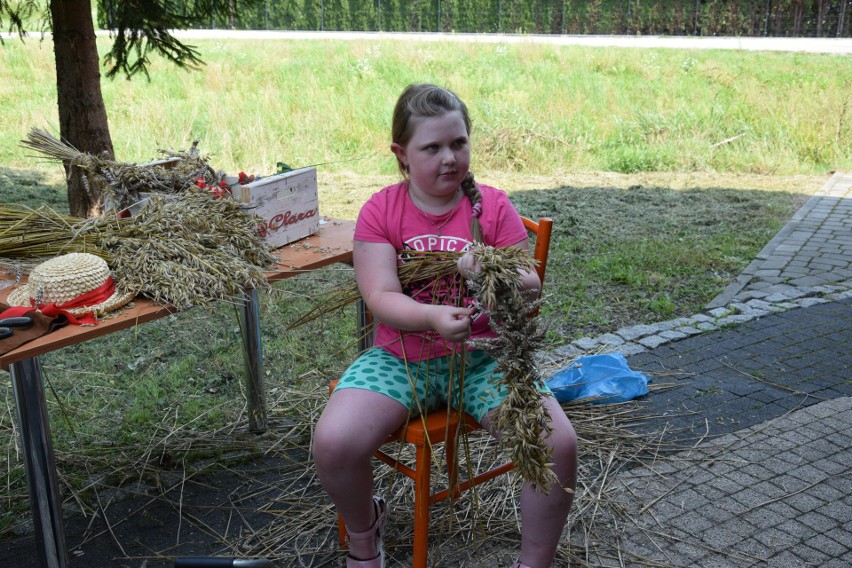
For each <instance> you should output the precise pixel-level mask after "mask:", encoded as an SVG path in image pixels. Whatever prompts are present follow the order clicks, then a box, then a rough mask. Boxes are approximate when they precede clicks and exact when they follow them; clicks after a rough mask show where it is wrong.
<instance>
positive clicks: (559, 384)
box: [547, 353, 649, 404]
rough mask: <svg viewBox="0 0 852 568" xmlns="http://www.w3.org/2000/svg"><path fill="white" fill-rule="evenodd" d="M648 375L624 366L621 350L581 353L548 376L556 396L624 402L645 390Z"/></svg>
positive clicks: (559, 399)
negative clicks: (551, 375)
mask: <svg viewBox="0 0 852 568" xmlns="http://www.w3.org/2000/svg"><path fill="white" fill-rule="evenodd" d="M648 380H649V379H648V377H646V376H645V375H643V374H642V373H640V372H638V371H633V370H631V369H630V367H628V366H627V360H626V359H625V358H624V355H622V354H621V353H610V354H604V355H584V356H582V357H578V358H577V360H576V361H574V362H573V363H572V364H571V365H570V366H568V367H565V368H564V369H562V370H561V371H558V372H557V373H556V374H555V375H553V377H551V378H549V379H548V380H547V386H548V387H550V390H552V391H553V394H554V395H555V396H556V400H558V401H559V402H568V401H569V400H579V399H583V398H591V399H592V400H590V401H589V402H595V403H599V404H607V403H616V402H625V401H628V400H633V399H634V398H636V397H639V396H642V395H645V394H647V393H648Z"/></svg>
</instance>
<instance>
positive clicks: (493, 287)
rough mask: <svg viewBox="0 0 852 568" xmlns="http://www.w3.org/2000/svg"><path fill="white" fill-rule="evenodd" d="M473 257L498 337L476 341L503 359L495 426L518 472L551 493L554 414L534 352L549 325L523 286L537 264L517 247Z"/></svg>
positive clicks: (478, 293)
mask: <svg viewBox="0 0 852 568" xmlns="http://www.w3.org/2000/svg"><path fill="white" fill-rule="evenodd" d="M473 255H474V257H475V258H476V260H477V262H479V265H480V267H481V269H480V271H479V272H478V273H476V274H475V275H474V276H473V278H471V279H470V280H468V285H469V286H470V289H471V290H472V291H473V293H474V296H475V297H476V299H477V301H478V302H479V304H480V309H481V310H483V311H485V312H486V313H488V315H489V321H490V325H491V328H492V329H493V330H494V331H495V332H496V334H497V336H496V337H493V338H479V339H472V340H470V341H469V342H468V343H469V344H470V346H471V347H473V348H475V349H481V350H482V351H484V352H486V353H488V354H489V355H491V356H492V357H493V358H494V359H495V360H496V361H497V363H498V365H497V372H498V373H500V374H501V378H500V380H499V382H500V384H502V385H503V386H504V387H505V388H506V398H504V399H503V402H502V403H501V404H500V406H499V407H498V409H497V412H496V416H495V425H496V426H497V429H498V430H499V431H500V432H501V434H502V437H501V438H500V444H501V446H502V447H503V448H504V449H505V450H506V451H507V452H508V453H509V455H510V456H511V459H512V462H514V464H515V468H516V470H517V472H518V474H519V475H520V476H521V477H522V478H523V479H524V480H525V481H528V482H530V483H531V484H532V485H533V487H536V488H538V489H539V490H541V491H544V492H547V490H548V488H549V487H550V486H551V485H552V484H554V483H556V482H558V480H557V478H556V475H555V474H554V473H553V471H552V470H551V469H550V466H549V464H550V451H549V449H548V448H547V445H546V444H545V442H544V440H545V438H546V436H547V434H548V433H549V432H550V427H549V426H548V422H549V419H550V417H549V415H548V413H547V409H546V408H545V407H544V406H543V405H542V404H541V386H542V377H541V375H540V373H539V371H538V368H537V365H536V362H535V354H536V352H537V351H538V350H539V349H540V348H541V347H542V345H543V342H544V331H545V330H544V327H543V326H542V325H541V324H540V320H539V319H538V318H537V317H530V310H531V309H535V307H536V306H535V305H533V306H531V305H530V302H529V298H528V296H527V295H525V293H524V289H523V288H522V286H521V284H522V276H521V273H522V272H528V271H530V270H532V269H533V268H534V266H535V260H534V259H533V258H531V257H530V255H529V253H528V252H527V251H525V250H522V249H519V248H517V247H507V248H495V247H490V246H478V247H475V248H474V249H473Z"/></svg>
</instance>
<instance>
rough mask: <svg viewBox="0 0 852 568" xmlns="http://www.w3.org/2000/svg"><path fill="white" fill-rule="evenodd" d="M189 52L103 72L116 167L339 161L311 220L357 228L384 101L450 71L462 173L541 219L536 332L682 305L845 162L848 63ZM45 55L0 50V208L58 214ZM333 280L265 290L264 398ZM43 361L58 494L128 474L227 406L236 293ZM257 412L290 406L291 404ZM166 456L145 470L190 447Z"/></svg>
mask: <svg viewBox="0 0 852 568" xmlns="http://www.w3.org/2000/svg"><path fill="white" fill-rule="evenodd" d="M199 47H200V49H201V51H202V54H203V56H204V57H205V58H206V59H207V60H208V66H207V68H206V69H205V71H204V72H203V73H195V74H184V73H181V72H178V71H174V70H172V69H171V68H169V67H167V66H166V65H164V64H162V63H160V62H155V64H154V67H153V68H152V81H151V83H146V82H144V81H140V80H134V81H132V82H127V81H116V82H105V83H104V92H105V98H106V100H107V105H108V109H109V113H110V120H111V128H112V133H113V140H114V142H115V145H116V153H117V155H118V156H119V159H121V160H124V161H145V160H148V159H151V158H152V157H155V155H156V150H157V149H158V148H169V149H178V148H184V147H186V146H188V144H189V143H190V141H191V140H192V139H194V138H196V137H198V138H200V139H201V140H202V142H201V147H202V149H203V150H204V151H206V152H208V153H209V154H210V155H211V163H212V164H213V165H214V166H216V167H218V168H221V169H224V170H227V171H231V172H234V171H239V170H244V171H248V172H253V173H259V174H264V173H269V172H271V171H274V170H275V164H276V162H278V161H285V162H287V163H289V164H291V165H305V164H313V163H319V162H333V163H331V164H327V165H323V166H321V167H320V168H319V169H320V209H321V211H322V212H323V213H324V214H328V215H333V216H337V217H344V218H350V219H352V218H354V216H355V215H356V213H357V210H358V208H359V206H360V204H361V203H362V202H363V201H364V200H365V199H366V198H367V197H368V196H369V195H370V193H372V192H373V191H375V190H377V189H378V188H380V187H382V186H383V185H384V184H387V183H390V182H392V181H394V180H395V179H396V178H395V175H394V168H395V165H394V163H393V160H392V159H391V156H390V153H389V152H388V150H387V147H388V129H389V127H388V122H389V116H390V108H391V106H392V104H393V101H394V99H395V97H396V95H397V94H398V92H399V90H400V89H401V88H402V86H403V85H405V84H407V83H409V82H412V81H422V80H430V81H436V82H439V83H442V84H447V85H449V86H451V87H453V88H454V89H455V90H457V91H458V92H459V93H460V94H461V95H462V96H463V97H464V98H465V99H466V100H467V101H468V102H469V104H470V107H471V113H472V115H473V120H474V127H475V138H474V150H475V157H474V165H475V171H476V172H477V177H478V178H479V179H481V180H482V181H484V182H487V183H490V184H492V185H495V186H497V187H501V188H505V189H507V190H509V191H510V194H511V197H512V199H513V201H514V202H515V203H516V205H517V207H518V209H519V210H520V211H521V213H522V214H525V215H528V216H531V217H538V216H541V215H549V216H551V217H553V218H554V219H555V222H556V234H555V238H554V241H553V243H552V248H551V257H550V258H551V260H550V264H549V273H548V282H547V284H546V290H547V293H548V299H547V303H546V305H545V306H544V308H543V311H542V314H543V316H544V317H546V318H548V320H549V321H550V322H551V332H550V340H551V343H552V344H554V345H557V344H560V343H564V342H566V341H570V340H571V339H574V338H577V337H580V336H583V335H595V334H598V333H603V332H607V331H613V330H615V329H617V328H619V327H621V326H623V325H629V324H635V323H650V322H652V321H660V320H664V319H669V318H672V317H676V316H679V315H689V314H692V313H695V312H696V311H699V310H700V309H701V307H702V306H703V305H705V304H706V303H707V302H708V301H709V300H711V299H712V298H713V297H715V295H716V294H718V292H719V291H721V289H723V288H724V286H725V285H727V283H729V282H730V281H731V280H732V279H733V278H734V277H735V276H736V275H737V274H738V273H739V271H740V270H742V268H743V267H744V266H745V265H746V264H747V263H748V262H749V261H750V260H751V259H752V258H753V257H754V255H755V254H756V253H757V252H758V251H759V250H760V248H761V247H762V246H763V245H764V244H765V243H766V242H767V241H768V240H769V239H770V238H771V237H772V235H774V234H775V232H776V231H777V230H778V229H779V228H780V227H781V226H782V225H783V223H784V222H785V221H786V219H788V218H789V216H790V215H791V214H792V213H793V212H794V211H795V210H796V209H797V208H798V206H799V205H800V204H801V203H802V202H803V200H804V199H805V198H806V197H807V196H808V195H809V194H811V193H813V192H814V191H815V190H816V189H817V188H818V187H819V186H820V185H821V184H822V183H824V181H825V179H826V174H827V172H828V171H830V170H836V169H845V168H849V167H852V158H850V156H852V150H850V144H852V142H850V140H852V136H850V134H852V132H850V127H849V118H850V117H849V113H850V112H852V110H850V109H849V106H850V105H849V102H850V99H849V97H850V95H849V91H850V90H849V89H848V87H849V79H848V77H850V76H852V73H850V71H852V69H850V67H852V63H850V61H849V59H848V58H842V57H834V56H822V55H795V54H759V53H739V52H736V53H732V52H718V51H717V52H690V51H674V50H671V51H667V50H635V51H632V50H616V49H599V50H596V49H588V48H575V47H564V48H556V47H552V46H534V45H515V46H500V45H459V44H453V45H440V44H433V43H422V44H417V43H383V42H376V43H372V44H368V43H364V42H352V43H343V42H330V41H329V42H323V41H317V42H286V41H280V42H273V43H261V42H252V41H239V42H238V41H204V42H199ZM50 49H51V48H50V44H49V42H44V43H38V42H37V41H34V40H32V39H30V40H28V41H27V43H26V44H24V45H21V44H19V43H18V42H16V41H8V42H7V43H6V45H5V46H4V47H3V48H2V49H0V202H6V201H13V202H21V203H27V204H30V205H34V206H35V205H39V204H42V203H47V204H49V205H51V206H52V207H55V208H57V209H59V210H67V201H66V199H65V197H64V188H63V185H62V176H61V170H60V169H59V168H58V167H56V166H55V165H51V164H47V163H45V162H42V161H39V160H36V159H34V158H33V157H32V156H30V155H28V154H27V153H26V152H25V151H24V150H23V149H22V148H21V147H20V146H19V145H18V140H20V139H21V138H23V137H24V135H25V134H26V132H27V131H28V130H29V129H30V128H31V127H33V126H41V127H44V126H47V127H48V128H51V127H53V128H54V130H55V126H56V124H57V119H56V111H55V87H54V85H53V82H52V79H53V70H52V63H51V62H52V53H51V51H50ZM782 87H783V88H782ZM737 136H739V137H738V138H736V139H735V140H733V141H731V142H728V143H724V144H721V145H718V146H714V144H716V143H718V142H721V141H723V140H726V139H728V138H734V137H737ZM658 170H659V171H658ZM770 174H771V175H770ZM349 278H351V271H350V270H349V269H348V268H345V267H334V268H332V269H328V270H322V271H317V272H315V273H312V274H310V275H305V276H302V277H299V278H294V279H291V280H287V281H284V282H281V283H278V284H276V285H275V290H274V293H273V294H271V295H269V296H264V297H263V298H262V308H261V327H262V337H263V349H264V369H265V372H266V375H267V387H268V389H269V391H270V393H271V394H272V395H273V396H274V393H275V392H276V390H277V389H279V388H281V387H282V386H284V385H287V386H292V385H301V384H304V385H315V384H317V383H318V382H323V381H327V380H328V379H329V378H331V377H334V376H337V375H339V373H340V371H341V370H342V369H343V368H344V367H345V366H346V364H347V363H348V362H349V361H351V359H352V357H353V355H354V350H353V346H352V342H353V341H354V335H355V325H354V319H355V318H354V313H353V311H352V310H351V309H348V310H346V311H345V312H344V313H342V314H340V315H334V316H331V317H327V318H324V319H322V320H319V321H315V322H313V323H311V324H310V325H307V326H304V327H301V328H299V329H297V330H292V331H291V330H288V329H287V327H286V324H287V323H288V322H289V321H292V320H293V319H295V317H296V316H297V315H300V314H301V313H303V312H304V311H305V310H306V309H307V308H308V306H310V305H311V299H312V297H313V296H314V294H315V293H317V292H318V291H321V290H327V289H329V288H332V287H334V286H337V285H340V284H341V283H343V282H345V281H347V279H349ZM42 363H43V365H44V368H45V376H46V379H47V381H48V383H49V389H50V392H49V393H48V405H49V413H50V416H51V419H52V428H53V433H54V442H55V445H56V448H57V455H58V461H59V471H60V475H61V476H62V479H63V485H64V486H65V487H67V488H71V489H74V490H75V491H81V489H82V488H85V487H89V486H90V485H91V484H92V483H94V482H95V481H96V480H97V479H99V478H100V476H104V475H106V476H111V477H115V476H118V477H120V476H121V475H133V474H134V473H135V472H137V468H136V467H135V466H133V465H132V464H134V462H135V461H138V460H140V459H141V457H140V456H143V455H148V451H149V450H150V449H151V448H156V447H160V446H161V445H165V444H164V440H166V439H167V438H168V437H169V436H170V435H171V433H172V432H174V431H176V430H177V429H178V428H180V429H181V431H182V432H186V431H187V430H190V431H192V432H198V433H199V435H203V434H204V432H208V431H213V430H216V429H219V428H222V427H223V425H227V424H231V423H234V422H239V421H240V420H242V418H243V414H242V413H243V412H244V399H243V397H242V395H241V391H242V381H241V378H242V374H243V370H242V359H241V351H240V345H239V333H238V327H237V319H236V316H235V313H234V309H233V307H232V306H225V305H223V306H219V307H217V308H216V309H215V310H212V311H210V312H207V311H204V310H190V311H187V312H184V313H180V314H176V315H174V316H170V317H168V318H164V319H163V320H159V321H157V322H153V323H150V324H146V325H143V326H140V327H138V328H136V329H132V330H127V331H124V332H120V333H116V334H113V335H111V336H109V337H106V338H100V339H97V340H93V341H91V342H88V343H87V344H85V345H80V346H75V347H69V348H65V349H62V350H60V351H57V352H55V353H51V354H47V355H45V356H43V357H42ZM2 392H3V401H4V403H5V407H6V412H5V413H3V414H2V415H0V430H2V431H3V432H4V438H3V439H5V440H6V443H7V452H6V454H7V456H6V458H7V459H6V475H5V477H6V480H5V481H6V485H7V486H8V488H9V489H8V491H7V492H6V493H5V494H4V497H3V499H2V502H0V511H2V513H0V534H3V533H7V534H8V533H10V532H11V531H12V530H13V529H14V527H15V526H16V525H15V519H16V517H17V516H18V514H19V512H20V511H22V510H25V509H26V508H27V503H26V489H25V484H24V482H23V473H22V465H21V463H20V457H19V455H18V453H17V450H16V447H15V444H16V443H17V439H18V438H17V437H18V433H17V431H16V429H15V412H14V401H13V399H12V395H11V391H10V389H9V384H8V382H7V383H6V386H5V387H4V389H3V391H2ZM274 412H275V413H276V414H277V415H286V413H287V408H286V404H285V405H283V406H277V407H276V408H275V410H274ZM203 453H204V455H208V456H209V455H210V452H209V451H206V452H203ZM189 457H190V458H192V457H197V456H192V455H190V456H189ZM160 458H161V459H159V461H158V462H157V463H156V464H154V466H156V467H152V468H146V469H145V470H144V471H145V473H144V475H145V476H150V475H153V476H154V477H156V473H152V471H154V472H155V471H156V468H157V467H160V468H164V469H167V468H170V467H175V464H176V463H180V462H181V461H183V460H184V459H185V458H186V455H184V456H168V455H161V456H160ZM190 461H191V460H190ZM123 464H128V465H127V467H126V468H124V470H125V473H123V474H122V473H120V472H121V471H122V469H121V468H122V465H123ZM128 471H129V472H134V473H127V472H128Z"/></svg>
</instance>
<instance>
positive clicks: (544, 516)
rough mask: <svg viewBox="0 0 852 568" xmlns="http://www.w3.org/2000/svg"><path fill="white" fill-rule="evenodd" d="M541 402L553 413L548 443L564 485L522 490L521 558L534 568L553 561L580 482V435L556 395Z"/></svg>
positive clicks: (529, 487) (554, 469)
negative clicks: (578, 442)
mask: <svg viewBox="0 0 852 568" xmlns="http://www.w3.org/2000/svg"><path fill="white" fill-rule="evenodd" d="M542 404H544V405H545V407H546V408H547V411H548V413H549V414H550V426H551V427H552V428H553V431H552V432H551V434H550V436H549V437H548V439H547V445H548V446H549V447H550V449H551V452H552V455H551V458H552V461H553V472H554V473H555V474H556V477H557V478H558V479H559V483H560V484H561V485H558V484H554V485H553V486H551V487H550V491H549V492H548V493H547V494H544V493H540V492H538V491H535V490H533V489H532V487H531V486H530V485H529V484H525V485H524V487H523V489H522V490H521V556H520V558H519V561H520V562H521V563H523V564H525V565H527V566H530V567H531V568H547V567H548V566H550V565H551V563H552V562H553V558H554V557H555V556H556V547H557V546H558V545H559V539H560V538H561V537H562V531H563V529H564V528H565V521H566V520H567V518H568V511H569V510H570V509H571V502H572V501H573V498H574V494H573V491H574V489H575V487H576V485H577V435H576V433H575V432H574V427H573V426H572V425H571V421H570V420H568V417H567V416H566V415H565V411H564V410H563V409H562V407H561V406H559V403H558V402H557V401H556V399H555V398H554V397H552V396H544V397H542ZM492 412H493V411H492ZM489 418H490V413H489V416H488V417H487V418H486V420H484V421H483V425H486V424H489V425H490V420H489ZM489 430H490V428H489ZM565 489H570V490H571V492H568V491H565Z"/></svg>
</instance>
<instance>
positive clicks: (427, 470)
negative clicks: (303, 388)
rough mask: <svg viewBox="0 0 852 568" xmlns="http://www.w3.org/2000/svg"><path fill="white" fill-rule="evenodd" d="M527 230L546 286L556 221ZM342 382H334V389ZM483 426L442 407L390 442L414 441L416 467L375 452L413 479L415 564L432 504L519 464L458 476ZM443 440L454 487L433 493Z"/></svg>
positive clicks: (419, 567)
mask: <svg viewBox="0 0 852 568" xmlns="http://www.w3.org/2000/svg"><path fill="white" fill-rule="evenodd" d="M521 219H522V220H523V222H524V226H525V227H526V228H527V230H528V231H529V232H530V233H532V234H533V235H535V247H534V248H533V257H534V258H535V259H536V260H537V261H538V265H537V267H536V271H537V272H538V276H539V278H540V279H541V283H542V285H544V274H545V270H546V269H547V255H548V252H549V251H550V236H551V232H552V230H553V220H552V219H550V218H549V217H542V218H541V219H539V220H538V222H536V221H533V220H532V219H527V218H526V217H522V218H521ZM335 386H337V381H333V382H332V383H331V385H330V387H329V392H331V391H333V390H334V387H335ZM481 428H482V426H481V425H480V424H479V423H478V422H477V421H476V420H474V419H473V417H471V416H470V415H468V414H464V413H459V412H457V411H456V410H454V409H452V408H450V407H442V408H437V409H435V410H433V411H432V412H429V413H428V414H426V415H425V416H421V417H418V418H417V419H414V420H411V421H410V422H408V423H407V424H405V425H403V426H401V427H400V428H399V429H398V430H396V431H395V432H394V433H392V434H391V435H390V436H388V439H387V440H386V441H385V443H386V444H388V443H391V442H395V441H404V442H406V443H408V444H412V445H413V446H414V448H415V459H414V466H413V467H411V466H410V465H407V464H405V463H402V462H401V461H400V460H398V459H397V458H394V457H393V456H391V455H389V454H387V453H385V452H383V451H382V450H381V449H380V450H378V451H376V453H375V454H374V456H375V457H376V458H378V459H380V460H381V461H383V462H385V463H386V464H388V465H389V466H391V467H392V468H394V469H395V470H397V471H398V472H400V473H402V474H403V475H405V476H406V477H408V478H410V479H412V480H413V481H414V551H413V564H412V567H413V568H426V566H427V564H426V560H427V553H428V548H429V507H430V505H434V504H435V503H439V502H441V501H443V500H445V499H447V498H449V497H453V498H455V497H458V496H459V495H460V494H461V492H462V491H465V490H467V489H470V488H471V487H474V486H476V485H479V484H480V483H483V482H485V481H488V480H489V479H493V478H495V477H497V476H498V475H502V474H504V473H506V472H508V471H509V470H511V469H512V468H513V467H514V464H512V463H511V462H507V463H504V464H502V465H498V466H496V467H493V468H492V469H489V470H487V471H485V472H482V473H479V474H477V475H475V476H473V477H471V478H469V479H466V480H464V481H461V482H459V481H458V466H459V461H458V453H457V450H458V448H457V441H458V439H459V435H460V434H462V433H470V432H473V431H474V430H478V429H481ZM440 443H443V444H444V453H445V454H446V459H447V464H446V467H447V475H448V479H449V486H448V487H447V488H445V489H442V490H440V491H436V492H435V493H432V487H431V464H432V452H433V447H434V446H435V445H436V444H440ZM337 524H338V537H339V541H340V546H341V547H346V527H345V526H344V524H343V519H342V517H340V515H338V516H337Z"/></svg>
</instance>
